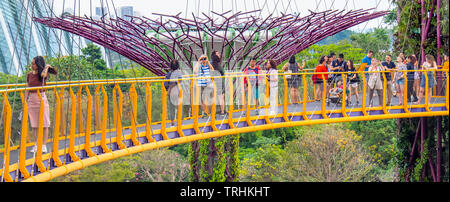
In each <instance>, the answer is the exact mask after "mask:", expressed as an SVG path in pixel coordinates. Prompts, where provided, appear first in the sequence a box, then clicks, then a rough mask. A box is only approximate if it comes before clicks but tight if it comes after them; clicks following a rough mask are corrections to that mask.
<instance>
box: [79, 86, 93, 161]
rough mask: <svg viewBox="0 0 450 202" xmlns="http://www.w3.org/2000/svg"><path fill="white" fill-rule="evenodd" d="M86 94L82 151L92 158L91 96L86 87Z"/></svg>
mask: <svg viewBox="0 0 450 202" xmlns="http://www.w3.org/2000/svg"><path fill="white" fill-rule="evenodd" d="M86 94H87V95H86V96H87V98H88V106H87V115H86V132H85V134H84V151H86V153H87V155H88V156H89V157H93V156H95V154H94V152H92V149H91V122H92V96H91V92H90V91H89V87H88V86H86ZM80 117H81V116H80ZM80 134H81V133H80ZM94 141H95V140H94Z"/></svg>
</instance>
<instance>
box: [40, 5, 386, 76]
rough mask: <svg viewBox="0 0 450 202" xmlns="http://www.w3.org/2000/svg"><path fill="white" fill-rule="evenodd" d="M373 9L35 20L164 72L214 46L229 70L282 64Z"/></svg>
mask: <svg viewBox="0 0 450 202" xmlns="http://www.w3.org/2000/svg"><path fill="white" fill-rule="evenodd" d="M371 10H373V9H366V10H363V9H359V10H351V11H344V10H327V11H322V12H313V11H310V14H309V15H307V16H305V17H300V15H292V14H284V13H281V15H280V16H278V17H273V16H272V15H269V16H267V17H265V18H259V17H257V16H260V15H258V13H259V12H260V10H255V11H249V12H238V13H235V14H230V13H231V12H230V11H228V12H224V13H216V12H214V11H211V12H212V13H213V14H215V15H216V16H218V17H217V18H216V19H213V18H211V17H210V16H208V15H206V14H205V13H202V16H195V15H194V14H192V19H188V18H182V17H180V14H181V13H179V14H177V15H165V14H156V13H154V14H153V15H154V16H157V18H156V19H150V18H147V17H134V16H130V20H124V19H122V18H119V17H118V18H114V19H113V18H110V19H108V20H107V19H105V18H101V19H100V20H95V19H93V18H91V17H87V16H85V17H80V16H72V15H65V16H62V17H44V18H34V21H37V22H39V23H42V24H44V25H46V26H48V27H52V28H57V29H61V30H64V31H67V32H70V33H73V34H75V35H79V36H82V37H84V38H86V39H89V40H91V41H93V42H95V43H97V44H99V45H101V46H104V47H106V48H108V49H110V50H113V51H115V52H117V53H119V54H120V55H122V56H124V57H127V58H129V59H130V60H132V61H134V62H136V63H138V64H140V65H142V66H143V67H145V68H147V69H148V70H150V71H151V72H153V73H154V74H156V75H164V73H165V72H166V71H167V70H168V64H169V62H170V60H172V59H178V60H179V61H180V62H183V63H184V64H185V65H187V66H188V67H190V68H192V67H193V63H194V62H195V61H196V60H197V58H198V57H199V56H200V55H201V54H208V55H209V53H210V52H211V51H212V50H217V51H219V52H220V53H222V54H221V55H222V56H224V57H223V58H224V62H225V63H224V64H225V65H224V68H225V69H226V70H228V71H236V70H239V69H240V68H242V67H243V65H244V66H245V65H247V64H248V59H249V58H250V57H257V58H260V59H273V60H275V61H276V62H277V63H281V62H283V61H284V60H286V59H288V58H289V57H290V56H291V55H293V54H296V53H299V52H300V51H302V50H304V49H306V48H308V47H309V46H311V45H313V44H315V43H317V42H319V41H320V40H322V39H324V38H326V37H328V36H332V35H334V34H336V33H338V32H340V31H342V30H345V29H348V28H350V27H352V26H355V25H358V24H360V23H363V22H366V21H369V20H371V19H374V18H378V17H380V16H383V15H385V14H387V11H379V12H371Z"/></svg>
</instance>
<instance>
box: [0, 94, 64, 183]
mask: <svg viewBox="0 0 450 202" xmlns="http://www.w3.org/2000/svg"><path fill="white" fill-rule="evenodd" d="M20 99H21V100H22V106H23V113H22V130H21V133H20V135H21V136H20V152H19V170H20V172H21V173H22V175H23V176H24V177H25V178H28V177H30V173H29V172H28V170H27V169H26V166H25V160H26V159H25V158H26V149H27V136H28V103H27V100H26V99H27V98H25V96H24V95H23V91H20ZM55 136H56V135H55ZM3 158H5V157H3Z"/></svg>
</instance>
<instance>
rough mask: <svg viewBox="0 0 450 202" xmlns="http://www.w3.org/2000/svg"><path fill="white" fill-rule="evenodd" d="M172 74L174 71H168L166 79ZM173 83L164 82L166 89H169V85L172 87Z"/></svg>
mask: <svg viewBox="0 0 450 202" xmlns="http://www.w3.org/2000/svg"><path fill="white" fill-rule="evenodd" d="M171 76H172V72H168V73H167V74H166V77H165V78H164V79H166V80H167V79H170V77H171ZM171 83H172V82H168V81H166V82H164V88H166V91H167V90H169V87H170V85H171Z"/></svg>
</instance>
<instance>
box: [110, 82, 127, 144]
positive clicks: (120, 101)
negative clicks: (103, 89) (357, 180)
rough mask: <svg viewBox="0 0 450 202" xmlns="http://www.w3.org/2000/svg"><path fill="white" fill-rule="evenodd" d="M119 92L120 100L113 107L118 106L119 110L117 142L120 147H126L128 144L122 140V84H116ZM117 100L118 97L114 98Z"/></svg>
mask: <svg viewBox="0 0 450 202" xmlns="http://www.w3.org/2000/svg"><path fill="white" fill-rule="evenodd" d="M114 88H115V89H116V90H117V92H118V94H119V102H118V105H114V107H113V108H115V107H118V109H117V110H116V112H117V117H116V121H117V122H116V124H117V125H116V143H117V145H118V146H119V149H125V148H126V146H125V144H124V143H123V142H122V139H123V138H122V117H123V116H122V110H123V94H122V91H121V90H120V86H119V84H116V86H115V87H114ZM114 100H116V99H114Z"/></svg>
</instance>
